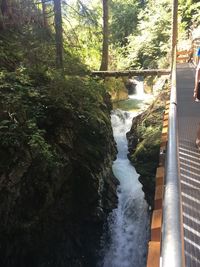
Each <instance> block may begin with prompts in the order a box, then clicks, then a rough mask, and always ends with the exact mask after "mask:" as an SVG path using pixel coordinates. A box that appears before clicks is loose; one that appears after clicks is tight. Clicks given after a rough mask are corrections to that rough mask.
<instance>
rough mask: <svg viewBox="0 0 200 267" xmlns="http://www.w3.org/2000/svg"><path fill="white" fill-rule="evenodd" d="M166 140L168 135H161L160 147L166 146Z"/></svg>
mask: <svg viewBox="0 0 200 267" xmlns="http://www.w3.org/2000/svg"><path fill="white" fill-rule="evenodd" d="M167 140H168V135H167V134H164V135H162V136H161V146H164V145H166V142H167Z"/></svg>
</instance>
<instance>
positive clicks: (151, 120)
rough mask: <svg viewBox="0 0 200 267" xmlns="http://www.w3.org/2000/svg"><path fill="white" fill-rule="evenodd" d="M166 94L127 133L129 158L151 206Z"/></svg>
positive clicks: (162, 94) (161, 95)
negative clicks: (138, 175)
mask: <svg viewBox="0 0 200 267" xmlns="http://www.w3.org/2000/svg"><path fill="white" fill-rule="evenodd" d="M167 97H168V96H167V93H166V92H165V91H164V92H162V93H161V94H160V95H159V96H158V98H157V99H156V100H155V101H154V103H153V104H152V105H151V106H150V107H149V108H148V109H147V110H146V111H145V112H144V113H143V114H141V115H139V116H138V118H136V119H135V124H133V126H132V129H131V131H130V132H129V134H128V136H129V140H131V143H130V144H129V147H130V149H129V151H130V154H129V158H130V160H131V162H132V163H133V165H134V166H135V168H136V170H137V172H138V173H139V174H140V178H139V180H140V182H141V183H142V184H143V190H144V192H145V193H146V199H147V201H148V203H149V204H150V205H151V206H153V202H154V201H153V199H154V191H155V173H156V168H157V167H158V163H159V150H160V140H161V131H162V120H163V111H164V106H165V99H167ZM129 142H130V141H129Z"/></svg>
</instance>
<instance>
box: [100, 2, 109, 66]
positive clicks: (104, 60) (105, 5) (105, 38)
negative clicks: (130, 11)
mask: <svg viewBox="0 0 200 267" xmlns="http://www.w3.org/2000/svg"><path fill="white" fill-rule="evenodd" d="M107 69H108V0H103V48H102V60H101V67H100V70H107Z"/></svg>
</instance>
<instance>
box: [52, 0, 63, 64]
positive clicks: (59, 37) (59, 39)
mask: <svg viewBox="0 0 200 267" xmlns="http://www.w3.org/2000/svg"><path fill="white" fill-rule="evenodd" d="M54 14H55V15H54V16H55V19H54V21H55V32H56V65H57V67H58V68H59V69H63V28H62V13H61V0H54Z"/></svg>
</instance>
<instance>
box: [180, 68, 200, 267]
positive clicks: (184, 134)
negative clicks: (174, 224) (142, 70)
mask: <svg viewBox="0 0 200 267" xmlns="http://www.w3.org/2000/svg"><path fill="white" fill-rule="evenodd" d="M194 77H195V69H194V67H193V66H192V65H191V64H188V63H185V64H179V65H178V66H177V108H178V136H179V159H180V175H181V191H182V208H183V227H184V245H185V262H186V267H197V266H200V151H199V150H198V149H197V148H196V146H195V138H196V133H197V129H198V127H199V123H200V102H199V103H198V102H194V100H193V89H194Z"/></svg>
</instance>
